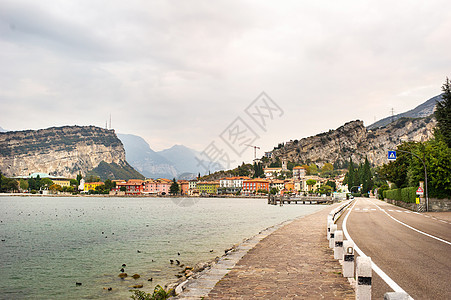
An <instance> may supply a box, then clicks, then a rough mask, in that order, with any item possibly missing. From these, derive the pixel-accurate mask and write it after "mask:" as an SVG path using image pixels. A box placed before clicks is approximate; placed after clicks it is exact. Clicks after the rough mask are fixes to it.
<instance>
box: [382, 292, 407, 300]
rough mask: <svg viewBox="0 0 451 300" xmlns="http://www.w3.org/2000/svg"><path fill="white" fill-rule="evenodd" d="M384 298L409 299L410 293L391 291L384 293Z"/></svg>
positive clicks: (391, 299)
mask: <svg viewBox="0 0 451 300" xmlns="http://www.w3.org/2000/svg"><path fill="white" fill-rule="evenodd" d="M384 300H409V295H408V294H407V293H403V292H390V293H385V294H384Z"/></svg>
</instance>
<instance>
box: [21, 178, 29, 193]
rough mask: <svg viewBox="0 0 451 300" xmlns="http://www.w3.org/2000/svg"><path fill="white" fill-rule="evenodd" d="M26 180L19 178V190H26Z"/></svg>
mask: <svg viewBox="0 0 451 300" xmlns="http://www.w3.org/2000/svg"><path fill="white" fill-rule="evenodd" d="M28 186H29V185H28V181H27V180H24V179H20V180H19V187H20V189H21V190H23V191H26V190H28Z"/></svg>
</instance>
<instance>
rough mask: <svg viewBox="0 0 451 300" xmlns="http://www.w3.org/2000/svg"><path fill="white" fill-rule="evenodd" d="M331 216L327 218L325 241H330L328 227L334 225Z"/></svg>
mask: <svg viewBox="0 0 451 300" xmlns="http://www.w3.org/2000/svg"><path fill="white" fill-rule="evenodd" d="M332 218H333V216H332V214H329V215H328V216H327V240H329V239H330V225H332V224H333V223H334V221H332Z"/></svg>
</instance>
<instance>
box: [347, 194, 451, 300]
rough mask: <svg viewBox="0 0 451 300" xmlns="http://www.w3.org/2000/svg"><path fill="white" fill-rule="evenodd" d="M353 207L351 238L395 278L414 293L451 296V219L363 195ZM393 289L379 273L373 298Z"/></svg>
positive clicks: (416, 296) (429, 296) (426, 296)
mask: <svg viewBox="0 0 451 300" xmlns="http://www.w3.org/2000/svg"><path fill="white" fill-rule="evenodd" d="M351 207H352V210H351V212H350V214H349V217H348V219H347V230H348V232H349V234H350V236H351V238H352V239H353V240H354V242H355V243H356V245H357V246H358V247H359V248H360V249H361V250H362V251H363V252H364V253H365V254H366V255H367V256H370V257H371V259H372V260H373V262H375V263H376V264H377V265H378V266H379V267H380V268H381V269H382V270H383V271H384V272H385V273H386V274H387V275H388V276H389V277H390V278H391V279H393V280H394V281H395V282H396V283H397V284H398V285H399V286H400V287H401V288H402V289H404V290H405V291H406V292H407V293H408V294H409V295H410V296H412V297H413V298H414V299H451V221H449V220H448V219H446V218H444V219H439V218H440V217H438V218H435V217H434V216H431V215H427V214H418V213H414V212H411V211H408V210H405V209H403V208H400V207H397V206H393V205H390V204H387V203H385V202H383V201H380V200H376V199H367V198H359V199H357V201H356V204H355V205H354V206H351ZM390 216H391V217H392V218H391V217H390ZM393 218H394V219H396V220H398V221H399V222H402V223H404V224H406V225H409V226H411V227H412V228H409V227H407V226H405V225H403V224H400V223H399V222H397V221H396V220H394V219H393ZM342 221H343V220H342ZM413 228H415V229H417V230H419V231H422V232H424V233H426V234H429V235H431V236H433V237H435V238H433V237H431V236H427V235H425V234H422V233H420V232H418V231H415V230H414V229H413ZM373 274H374V272H373ZM373 276H374V275H373ZM388 291H391V289H390V288H389V287H388V286H387V285H386V284H385V283H383V281H382V280H381V278H380V277H378V276H375V277H374V280H373V298H374V299H381V298H383V294H384V293H385V292H388Z"/></svg>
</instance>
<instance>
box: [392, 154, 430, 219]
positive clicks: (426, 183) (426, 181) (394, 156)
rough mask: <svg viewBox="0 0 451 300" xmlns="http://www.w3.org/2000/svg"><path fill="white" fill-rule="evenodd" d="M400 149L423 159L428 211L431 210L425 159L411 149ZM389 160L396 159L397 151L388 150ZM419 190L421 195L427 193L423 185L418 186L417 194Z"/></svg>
mask: <svg viewBox="0 0 451 300" xmlns="http://www.w3.org/2000/svg"><path fill="white" fill-rule="evenodd" d="M398 151H399V152H403V153H409V154H412V155H413V156H415V157H416V158H418V159H419V160H420V161H421V163H422V164H423V167H424V181H425V190H426V197H425V198H426V211H429V198H428V173H427V170H426V164H425V163H424V161H423V160H422V159H421V158H420V157H419V156H418V155H416V154H415V153H412V152H410V151H405V150H399V149H398ZM387 158H388V160H396V151H393V150H392V151H388V157H387ZM418 191H421V195H424V194H425V193H424V191H423V188H421V187H419V188H418V190H417V194H418Z"/></svg>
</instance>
